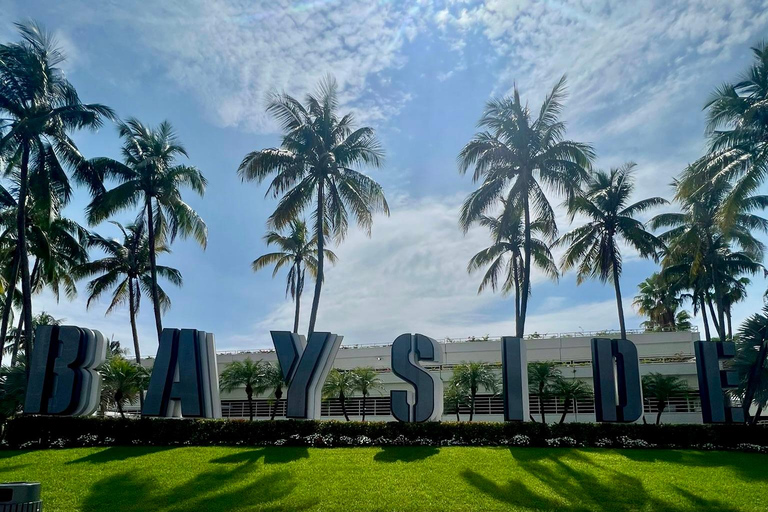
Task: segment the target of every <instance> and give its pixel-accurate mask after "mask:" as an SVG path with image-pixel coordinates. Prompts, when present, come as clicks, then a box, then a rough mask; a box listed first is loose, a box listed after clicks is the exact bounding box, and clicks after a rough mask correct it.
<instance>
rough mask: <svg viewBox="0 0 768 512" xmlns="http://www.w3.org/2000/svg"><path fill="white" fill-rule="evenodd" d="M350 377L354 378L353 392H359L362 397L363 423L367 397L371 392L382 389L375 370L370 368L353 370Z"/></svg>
mask: <svg viewBox="0 0 768 512" xmlns="http://www.w3.org/2000/svg"><path fill="white" fill-rule="evenodd" d="M352 376H353V378H354V390H355V391H359V392H360V394H361V395H363V403H362V407H363V421H365V408H366V405H367V400H368V395H370V394H371V391H375V390H380V389H383V386H382V383H381V379H380V378H379V374H378V373H376V370H374V369H373V368H370V367H364V368H355V369H354V370H352Z"/></svg>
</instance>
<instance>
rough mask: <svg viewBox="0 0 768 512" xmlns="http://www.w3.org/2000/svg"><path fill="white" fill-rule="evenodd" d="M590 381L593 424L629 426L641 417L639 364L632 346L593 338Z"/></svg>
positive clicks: (641, 399) (627, 342)
mask: <svg viewBox="0 0 768 512" xmlns="http://www.w3.org/2000/svg"><path fill="white" fill-rule="evenodd" d="M614 361H615V362H616V364H615V371H614ZM592 378H593V380H594V385H595V417H596V419H597V421H605V422H632V421H637V420H638V419H639V418H640V416H642V415H643V388H642V385H641V383H640V361H639V359H638V357H637V348H636V347H635V344H634V343H632V342H631V341H629V340H610V339H606V338H593V339H592ZM617 383H618V388H617ZM617 397H618V400H617Z"/></svg>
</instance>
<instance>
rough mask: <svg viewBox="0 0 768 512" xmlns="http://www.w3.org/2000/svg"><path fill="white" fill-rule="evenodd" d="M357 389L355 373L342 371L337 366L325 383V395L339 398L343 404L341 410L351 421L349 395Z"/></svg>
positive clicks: (329, 373)
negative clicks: (348, 410)
mask: <svg viewBox="0 0 768 512" xmlns="http://www.w3.org/2000/svg"><path fill="white" fill-rule="evenodd" d="M354 390H355V374H354V373H353V372H351V371H340V370H338V369H336V368H334V369H332V370H331V371H330V372H328V378H327V379H325V384H323V397H324V398H326V399H329V400H330V399H333V398H336V399H338V401H339V403H340V404H341V412H342V413H344V418H345V419H346V420H347V421H349V414H348V413H347V397H348V396H349V395H351V394H352V393H353V392H354Z"/></svg>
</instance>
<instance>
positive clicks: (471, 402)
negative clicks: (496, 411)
mask: <svg viewBox="0 0 768 512" xmlns="http://www.w3.org/2000/svg"><path fill="white" fill-rule="evenodd" d="M475 395H477V391H471V392H470V397H469V421H470V422H471V421H472V420H473V419H475Z"/></svg>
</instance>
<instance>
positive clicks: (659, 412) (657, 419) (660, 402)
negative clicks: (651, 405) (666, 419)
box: [656, 400, 667, 425]
mask: <svg viewBox="0 0 768 512" xmlns="http://www.w3.org/2000/svg"><path fill="white" fill-rule="evenodd" d="M666 405H667V404H666V403H664V400H659V405H658V408H659V411H658V412H657V413H656V424H657V425H658V424H660V423H661V413H663V412H664V408H665V407H666Z"/></svg>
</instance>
